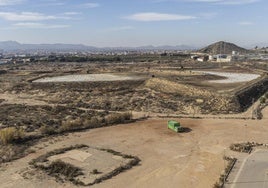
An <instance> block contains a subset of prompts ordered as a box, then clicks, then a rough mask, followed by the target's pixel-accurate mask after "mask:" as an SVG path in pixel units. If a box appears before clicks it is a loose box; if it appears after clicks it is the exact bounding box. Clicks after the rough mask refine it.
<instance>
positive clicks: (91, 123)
mask: <svg viewBox="0 0 268 188" xmlns="http://www.w3.org/2000/svg"><path fill="white" fill-rule="evenodd" d="M100 126H101V120H99V119H98V118H97V117H93V118H91V119H87V120H85V121H84V127H86V128H97V127H100Z"/></svg>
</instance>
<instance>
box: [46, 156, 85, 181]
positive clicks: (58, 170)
mask: <svg viewBox="0 0 268 188" xmlns="http://www.w3.org/2000/svg"><path fill="white" fill-rule="evenodd" d="M43 168H44V170H45V171H46V172H47V173H48V174H49V175H52V176H56V175H58V174H59V175H64V176H65V177H66V178H68V179H73V178H74V177H77V176H79V175H83V174H84V173H83V172H82V169H80V168H78V167H75V166H73V165H71V164H69V163H65V162H63V161H61V160H57V161H53V162H52V163H51V164H50V165H49V166H48V167H43Z"/></svg>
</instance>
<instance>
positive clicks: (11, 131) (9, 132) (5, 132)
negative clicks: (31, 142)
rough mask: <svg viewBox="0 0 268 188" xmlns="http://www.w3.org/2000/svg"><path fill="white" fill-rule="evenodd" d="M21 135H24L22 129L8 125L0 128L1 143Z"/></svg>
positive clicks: (6, 142) (5, 143)
mask: <svg viewBox="0 0 268 188" xmlns="http://www.w3.org/2000/svg"><path fill="white" fill-rule="evenodd" d="M23 136H24V131H23V129H16V128H14V127H8V128H4V129H1V130H0V140H1V143H2V144H3V145H7V144H10V143H12V142H13V141H14V140H17V139H20V138H22V137H23Z"/></svg>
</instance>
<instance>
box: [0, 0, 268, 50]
mask: <svg viewBox="0 0 268 188" xmlns="http://www.w3.org/2000/svg"><path fill="white" fill-rule="evenodd" d="M267 12H268V1H267V0H0V26H1V27H0V41H7V40H13V41H18V42H20V43H32V44H40V43H68V44H85V45H90V46H97V47H114V46H117V47H118V46H130V47H132V46H145V45H154V46H160V45H182V44H184V45H190V46H196V47H200V46H205V45H207V44H210V43H213V42H217V41H222V40H223V41H228V42H233V43H236V44H238V45H241V46H249V45H255V44H260V45H261V44H262V43H264V44H268V34H267V33H268V24H267V20H268V14H267Z"/></svg>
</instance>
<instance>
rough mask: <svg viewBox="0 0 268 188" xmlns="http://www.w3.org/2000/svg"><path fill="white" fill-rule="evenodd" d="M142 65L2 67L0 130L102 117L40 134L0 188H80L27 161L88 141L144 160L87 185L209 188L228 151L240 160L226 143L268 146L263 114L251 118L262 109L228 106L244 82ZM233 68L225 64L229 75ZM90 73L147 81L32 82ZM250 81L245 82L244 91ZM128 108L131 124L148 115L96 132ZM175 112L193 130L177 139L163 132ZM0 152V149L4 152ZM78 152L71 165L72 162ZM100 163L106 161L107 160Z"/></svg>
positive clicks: (5, 173) (32, 129) (7, 166)
mask: <svg viewBox="0 0 268 188" xmlns="http://www.w3.org/2000/svg"><path fill="white" fill-rule="evenodd" d="M148 66H150V65H149V64H146V63H145V64H139V66H137V65H133V66H125V65H120V66H117V65H115V66H113V64H112V65H105V66H104V65H102V64H100V65H98V64H92V65H91V64H88V65H87V64H48V66H46V65H39V64H38V65H35V64H30V65H21V66H20V65H16V66H15V67H13V66H10V67H9V66H8V67H4V68H5V69H6V70H8V71H7V73H6V74H3V75H1V76H0V83H1V87H0V103H1V108H0V109H1V111H0V112H1V118H0V120H1V127H5V126H11V127H14V126H19V127H22V128H23V129H24V130H25V131H28V132H27V133H29V134H30V133H31V134H35V133H36V131H37V130H39V132H38V133H40V135H41V134H43V133H42V131H41V130H43V129H41V128H42V127H45V128H48V125H49V128H50V129H48V130H47V132H49V131H51V130H54V129H55V128H61V127H62V125H68V124H67V123H68V122H69V124H74V125H76V124H79V125H80V124H81V123H82V125H83V124H84V123H85V122H91V123H92V122H93V121H89V120H91V119H92V117H98V118H97V122H98V123H97V126H95V127H94V126H93V128H94V129H90V130H87V131H84V132H77V133H69V134H68V135H67V134H66V133H64V135H61V136H50V137H49V136H48V135H46V134H45V136H44V137H42V140H39V141H38V142H37V143H36V142H33V143H31V145H29V150H32V151H35V152H34V153H30V154H26V156H25V157H23V158H20V159H18V160H14V161H12V162H9V163H2V164H1V166H0V181H1V182H2V183H1V186H0V187H8V188H9V187H14V188H17V187H18V188H21V187H27V188H28V187H29V188H31V187H33V188H35V187H40V188H43V187H44V188H47V187H51V188H54V187H55V188H56V187H57V188H58V187H67V188H69V187H70V188H71V187H76V186H75V185H73V184H72V183H70V182H68V181H64V182H62V181H57V180H56V179H55V178H54V177H52V176H48V175H47V174H45V173H44V172H43V171H41V170H37V169H35V168H32V167H31V166H30V165H29V162H30V161H32V160H33V159H36V158H37V157H39V156H41V155H44V154H46V153H47V152H50V151H53V150H55V149H62V148H65V147H69V146H72V145H76V144H85V145H88V146H92V147H99V148H107V149H112V150H115V151H119V152H122V153H124V154H129V155H133V156H137V157H139V158H140V159H141V163H140V165H138V166H135V167H134V168H133V169H131V170H128V171H126V172H124V173H120V174H119V175H117V176H115V177H113V178H112V179H109V180H106V181H104V182H102V183H100V184H97V185H94V186H93V187H101V188H102V187H109V188H110V187H114V188H121V187H122V188H125V187H133V188H134V187H145V188H147V187H159V188H160V187H161V188H162V187H171V188H172V187H183V188H184V187H185V188H188V187H189V188H192V187H198V188H199V187H201V188H203V187H204V188H207V187H212V186H213V184H214V183H215V182H216V181H217V180H218V178H219V176H220V174H221V172H222V171H223V169H224V160H223V155H224V153H226V154H227V155H237V154H236V153H234V152H231V151H229V150H228V147H229V145H230V144H232V143H237V142H242V141H246V140H247V141H255V142H261V143H268V137H267V133H266V132H267V131H268V127H267V126H266V125H267V124H268V119H267V118H268V110H267V108H266V109H264V110H263V112H264V114H263V115H264V118H263V119H262V120H250V119H249V118H251V116H252V112H253V110H254V109H255V108H256V106H257V105H258V103H259V102H256V103H255V104H254V105H253V107H251V108H249V109H248V110H247V111H246V112H245V113H239V112H241V109H240V108H239V106H238V105H237V104H238V103H237V102H236V101H232V100H230V99H232V97H234V91H236V90H239V89H240V87H241V86H240V85H241V84H240V83H239V84H223V85H221V84H220V85H219V84H215V83H210V82H209V80H219V79H222V77H220V76H215V75H201V74H200V75H199V74H197V73H193V72H192V70H195V68H193V67H191V68H187V67H186V68H185V69H183V70H181V69H180V68H178V67H176V69H175V70H173V69H172V70H170V68H169V67H170V65H169V66H168V65H167V66H166V68H167V69H166V70H164V68H163V69H162V68H161V67H160V68H159V65H158V64H154V65H152V67H151V68H150V67H149V68H148ZM172 66H174V65H172ZM207 66H208V65H202V67H201V68H202V70H205V69H204V68H205V67H207ZM213 67H214V65H213ZM214 68H215V67H214ZM233 68H234V67H233V66H230V67H229V69H230V70H232V69H233ZM235 68H236V69H237V70H239V71H240V72H241V73H252V72H251V71H248V70H244V69H241V68H240V67H235ZM40 70H42V71H40ZM214 70H215V69H213V71H214ZM226 70H227V69H226ZM89 73H113V74H115V73H118V74H124V75H125V76H130V75H138V76H142V77H145V78H146V79H145V80H142V81H140V80H135V81H129V80H128V81H121V82H113V83H112V84H111V82H101V83H100V82H91V83H84V82H83V83H81V82H77V83H53V84H51V83H33V82H32V81H33V80H35V79H38V78H43V77H47V76H48V77H51V76H63V75H70V74H89ZM251 84H252V83H247V82H245V83H243V84H242V86H244V85H245V86H247V85H251ZM253 90H254V89H253ZM254 91H255V90H254ZM251 94H252V93H247V95H245V97H244V98H245V99H246V103H249V104H250V105H251V103H252V102H253V101H252V100H249V99H248V96H251ZM253 94H254V93H253ZM256 96H257V95H256ZM235 99H236V98H235ZM256 100H257V98H256ZM256 100H254V101H256ZM242 102H243V101H242ZM239 104H240V103H239ZM195 108H196V109H195ZM245 109H246V108H245ZM126 111H132V112H133V114H134V117H143V116H147V115H149V116H150V117H151V118H150V119H148V120H144V121H138V122H135V123H130V124H124V125H122V124H120V125H116V126H114V127H105V128H104V127H103V128H96V127H100V126H99V125H100V122H102V120H105V118H107V116H108V114H109V113H110V112H126ZM223 113H225V115H222V114H223ZM173 115H174V117H179V116H180V117H182V118H181V119H179V118H174V119H175V120H178V121H179V122H181V124H182V126H184V127H187V128H189V132H187V133H180V134H177V133H174V132H172V131H171V130H168V129H167V125H166V124H167V120H169V119H167V118H166V119H165V118H163V117H167V116H170V117H172V116H173ZM159 116H160V117H162V118H159ZM192 117H195V118H196V117H201V118H202V119H197V118H196V119H191V118H192ZM81 118H82V119H83V122H82V119H81ZM107 119H108V118H107ZM172 119H173V118H172ZM63 120H64V121H63ZM67 120H68V121H67ZM75 120H76V121H75ZM78 120H79V121H78ZM80 120H81V121H80ZM84 120H85V121H84ZM75 122H76V123H75ZM91 123H89V125H90V124H91ZM87 124H88V123H85V125H87ZM44 125H45V126H44ZM114 125H115V124H114ZM245 125H247V126H245ZM65 127H66V126H65ZM91 128H92V127H91ZM59 130H60V129H59ZM79 130H80V129H79ZM58 133H60V132H58ZM2 152H5V147H3V148H2ZM7 152H8V151H6V152H5V153H7ZM69 154H70V153H69ZM71 155H72V153H71ZM75 155H76V154H74V155H73V156H69V158H75ZM1 157H2V156H1ZM91 162H92V161H91ZM102 162H103V163H107V164H109V161H107V160H103V161H102Z"/></svg>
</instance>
